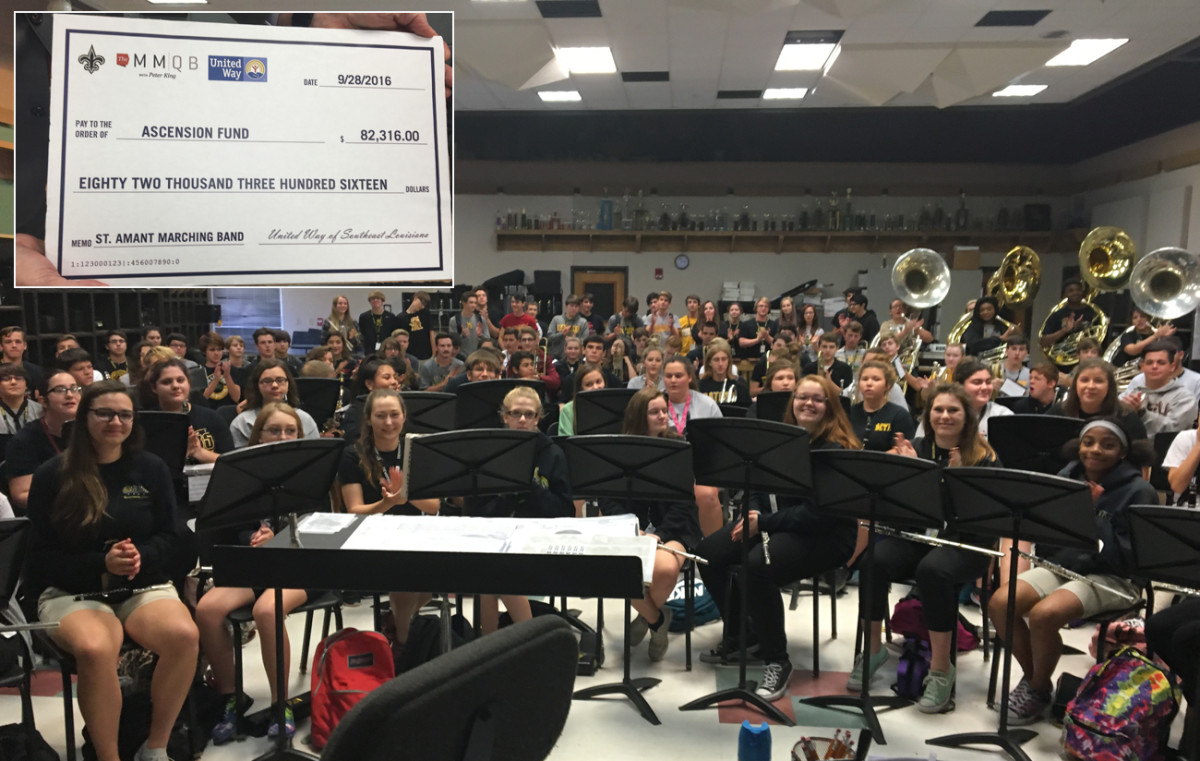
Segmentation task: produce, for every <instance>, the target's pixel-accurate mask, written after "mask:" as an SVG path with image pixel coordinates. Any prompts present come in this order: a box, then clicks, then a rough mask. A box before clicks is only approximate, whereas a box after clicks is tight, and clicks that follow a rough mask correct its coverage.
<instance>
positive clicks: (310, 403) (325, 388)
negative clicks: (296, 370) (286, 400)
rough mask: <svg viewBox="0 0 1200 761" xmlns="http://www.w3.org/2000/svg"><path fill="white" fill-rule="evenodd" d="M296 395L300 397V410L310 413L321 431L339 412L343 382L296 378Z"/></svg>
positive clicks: (327, 379)
mask: <svg viewBox="0 0 1200 761" xmlns="http://www.w3.org/2000/svg"><path fill="white" fill-rule="evenodd" d="M296 393H297V394H299V395H300V409H302V410H304V411H305V412H307V413H308V415H309V417H311V418H312V419H313V422H314V423H316V424H317V430H318V431H319V430H321V429H323V428H324V427H325V423H326V421H328V420H329V418H331V417H333V414H334V413H335V412H336V411H337V408H338V402H339V401H341V398H342V381H341V380H340V379H338V378H306V377H304V376H301V377H299V378H296Z"/></svg>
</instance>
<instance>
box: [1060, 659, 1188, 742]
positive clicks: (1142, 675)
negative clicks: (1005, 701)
mask: <svg viewBox="0 0 1200 761" xmlns="http://www.w3.org/2000/svg"><path fill="white" fill-rule="evenodd" d="M1178 711H1179V700H1178V694H1177V692H1176V688H1175V684H1174V682H1173V681H1172V679H1171V677H1170V675H1169V674H1167V673H1166V672H1165V671H1163V670H1162V669H1161V668H1159V667H1158V666H1156V665H1155V664H1154V662H1153V661H1151V660H1150V659H1149V658H1147V657H1146V654H1145V653H1142V652H1140V651H1139V650H1137V649H1135V648H1132V647H1123V648H1121V649H1120V650H1118V651H1117V652H1116V653H1114V654H1113V655H1112V656H1111V657H1109V658H1108V659H1107V660H1105V661H1104V662H1102V663H1097V664H1096V665H1095V666H1092V668H1091V669H1090V670H1089V671H1088V673H1087V676H1086V677H1084V680H1083V684H1081V685H1080V687H1079V692H1078V694H1076V695H1075V698H1074V699H1073V700H1072V701H1071V702H1070V703H1068V704H1067V712H1066V716H1064V718H1063V747H1064V748H1065V749H1066V751H1067V752H1068V753H1069V754H1071V755H1073V756H1074V757H1076V758H1080V759H1087V760H1088V761H1135V760H1136V761H1161V759H1165V758H1166V752H1167V737H1168V735H1169V734H1170V732H1171V720H1172V719H1174V718H1175V714H1176V713H1178Z"/></svg>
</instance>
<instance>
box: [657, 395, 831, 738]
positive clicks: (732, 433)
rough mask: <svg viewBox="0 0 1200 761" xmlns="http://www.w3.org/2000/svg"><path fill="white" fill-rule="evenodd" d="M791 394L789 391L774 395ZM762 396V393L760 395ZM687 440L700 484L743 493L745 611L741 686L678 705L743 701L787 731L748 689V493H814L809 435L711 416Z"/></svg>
mask: <svg viewBox="0 0 1200 761" xmlns="http://www.w3.org/2000/svg"><path fill="white" fill-rule="evenodd" d="M774 394H783V395H784V396H789V397H790V396H791V393H790V392H773V395H774ZM760 398H761V395H760ZM688 440H689V441H691V442H692V447H693V456H692V467H693V470H694V472H695V474H696V482H697V483H699V484H703V485H705V486H719V487H722V486H723V487H726V488H729V489H741V490H742V506H741V513H740V515H739V516H738V520H739V521H741V522H742V537H743V539H742V542H741V545H742V571H743V572H742V573H739V574H738V587H739V589H740V594H741V611H740V615H739V616H738V642H739V643H740V645H741V646H740V647H739V649H738V685H737V687H733V688H730V689H727V690H718V691H717V692H713V693H710V694H708V695H705V696H703V697H699V698H696V699H695V700H693V701H691V702H689V703H686V704H684V705H682V706H680V707H679V710H681V711H695V710H699V709H701V708H708V707H710V706H714V705H717V704H718V703H723V702H725V701H727V700H740V701H742V702H744V703H748V704H750V705H751V706H753V707H754V708H757V709H758V710H759V712H760V713H762V714H764V715H766V716H767V717H769V718H772V719H774V720H775V721H778V722H779V723H781V724H784V725H786V726H789V727H794V726H795V725H796V722H794V721H792V720H791V719H789V718H788V717H787V715H786V714H785V713H783V711H780V710H779V709H778V708H776V707H775V706H774V705H773V704H772V703H770V702H769V701H767V700H764V699H763V698H760V697H759V696H758V694H757V693H755V692H754V691H753V690H751V689H749V688H748V687H747V686H746V638H747V633H746V629H747V621H748V619H749V618H750V606H749V604H748V602H747V597H748V594H749V593H748V588H749V587H748V584H749V579H748V576H749V574H747V573H745V569H746V568H748V567H749V565H750V563H749V557H750V542H749V537H750V530H749V526H750V492H751V491H752V490H753V491H765V492H771V493H774V494H793V495H809V494H811V493H812V473H811V471H810V470H809V460H808V431H806V430H805V429H803V428H800V427H799V426H794V425H786V424H784V423H776V422H773V421H770V420H762V419H757V420H756V419H743V420H738V419H735V418H731V419H724V418H707V419H702V420H693V421H692V422H691V423H690V424H689V425H688Z"/></svg>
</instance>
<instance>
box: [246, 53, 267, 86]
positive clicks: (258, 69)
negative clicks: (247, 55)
mask: <svg viewBox="0 0 1200 761" xmlns="http://www.w3.org/2000/svg"><path fill="white" fill-rule="evenodd" d="M266 78H267V59H265V58H251V59H250V60H249V61H246V79H250V80H253V81H255V82H258V81H261V80H264V79H266Z"/></svg>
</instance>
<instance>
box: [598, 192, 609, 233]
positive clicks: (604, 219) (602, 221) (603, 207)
mask: <svg viewBox="0 0 1200 761" xmlns="http://www.w3.org/2000/svg"><path fill="white" fill-rule="evenodd" d="M596 229H597V230H611V229H613V202H612V199H611V198H609V197H608V188H604V190H603V193H602V194H601V196H600V215H599V216H598V217H597V218H596Z"/></svg>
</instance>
